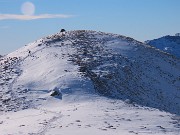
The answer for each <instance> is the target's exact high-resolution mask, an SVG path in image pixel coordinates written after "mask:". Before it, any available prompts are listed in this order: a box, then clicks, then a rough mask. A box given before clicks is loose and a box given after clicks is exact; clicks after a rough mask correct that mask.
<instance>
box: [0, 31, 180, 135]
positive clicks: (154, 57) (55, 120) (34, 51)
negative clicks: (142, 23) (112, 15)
mask: <svg viewBox="0 0 180 135" xmlns="http://www.w3.org/2000/svg"><path fill="white" fill-rule="evenodd" d="M0 63H1V64H0V66H1V68H0V70H1V72H0V73H1V74H0V86H1V87H0V111H1V115H0V133H2V134H4V135H5V134H13V135H14V134H28V133H29V134H38V135H39V134H40V135H41V134H53V135H54V134H69V135H71V134H73V133H76V134H92V133H93V134H98V135H99V134H103V135H104V134H107V135H109V134H113V135H116V134H117V135H118V134H120V133H122V134H164V133H167V134H178V133H179V131H180V130H179V114H180V97H179V96H178V95H180V80H179V79H180V62H179V59H176V58H174V57H172V56H170V55H167V54H165V53H163V52H160V51H158V50H155V49H154V48H152V47H150V46H147V45H145V44H143V43H141V42H138V41H136V40H134V39H131V38H128V37H124V36H121V35H115V34H109V33H103V32H95V31H84V30H82V31H69V32H66V33H57V34H54V35H50V36H48V37H45V38H42V39H39V40H37V41H35V42H34V43H31V44H28V45H26V46H24V47H23V48H20V49H19V50H17V51H15V52H12V53H10V54H8V55H7V56H4V57H3V58H2V59H1V61H0ZM55 87H57V88H59V89H60V90H61V93H62V99H59V98H55V97H52V96H50V95H51V93H52V89H54V88H55ZM158 109H159V110H158ZM164 111H165V112H164ZM10 124H11V126H8V125H10ZM90 131H91V132H90Z"/></svg>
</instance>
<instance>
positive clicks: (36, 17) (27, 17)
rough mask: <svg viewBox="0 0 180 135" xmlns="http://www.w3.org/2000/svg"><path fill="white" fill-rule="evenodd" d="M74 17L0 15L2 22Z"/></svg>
mask: <svg viewBox="0 0 180 135" xmlns="http://www.w3.org/2000/svg"><path fill="white" fill-rule="evenodd" d="M71 17H73V15H65V14H41V15H19V14H0V20H35V19H48V18H71Z"/></svg>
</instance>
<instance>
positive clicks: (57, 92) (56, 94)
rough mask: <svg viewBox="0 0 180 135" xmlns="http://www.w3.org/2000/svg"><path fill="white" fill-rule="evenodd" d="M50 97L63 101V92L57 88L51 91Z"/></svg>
mask: <svg viewBox="0 0 180 135" xmlns="http://www.w3.org/2000/svg"><path fill="white" fill-rule="evenodd" d="M50 96H53V97H56V98H59V99H62V93H61V90H60V89H59V88H57V87H55V88H54V89H53V90H52V91H51V94H50Z"/></svg>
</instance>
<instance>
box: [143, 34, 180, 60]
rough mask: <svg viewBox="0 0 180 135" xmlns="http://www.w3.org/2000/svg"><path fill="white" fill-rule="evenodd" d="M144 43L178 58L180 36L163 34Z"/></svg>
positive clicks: (179, 53) (179, 55) (179, 56)
mask: <svg viewBox="0 0 180 135" xmlns="http://www.w3.org/2000/svg"><path fill="white" fill-rule="evenodd" d="M145 43H147V44H149V45H151V46H153V47H156V48H158V49H160V50H162V51H164V52H167V53H169V54H171V55H174V56H176V57H177V58H180V36H164V37H161V38H158V39H154V40H148V41H145Z"/></svg>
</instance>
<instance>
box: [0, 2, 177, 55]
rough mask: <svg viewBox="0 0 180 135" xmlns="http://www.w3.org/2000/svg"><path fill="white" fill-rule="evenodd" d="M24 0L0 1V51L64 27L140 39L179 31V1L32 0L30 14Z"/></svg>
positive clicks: (12, 49)
mask: <svg viewBox="0 0 180 135" xmlns="http://www.w3.org/2000/svg"><path fill="white" fill-rule="evenodd" d="M25 2H27V1H25V0H0V54H6V53H9V52H12V51H14V50H16V49H18V48H20V47H22V46H24V45H25V44H27V43H30V42H33V41H34V40H36V39H39V38H41V37H43V36H47V35H49V34H53V33H56V32H58V31H59V30H60V29H61V28H65V29H66V30H77V29H87V30H96V31H103V32H111V33H117V34H121V35H125V36H129V37H133V38H135V39H137V40H139V41H144V40H148V39H154V38H158V37H160V36H164V35H174V34H175V33H178V32H180V0H29V2H31V3H33V4H34V6H35V12H34V14H31V15H29V14H23V13H22V11H21V7H22V4H23V3H25ZM45 14H48V16H47V15H45ZM40 17H43V19H40ZM12 18H13V19H12ZM25 18H28V19H25ZM33 18H36V19H33ZM37 18H38V19H37Z"/></svg>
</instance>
